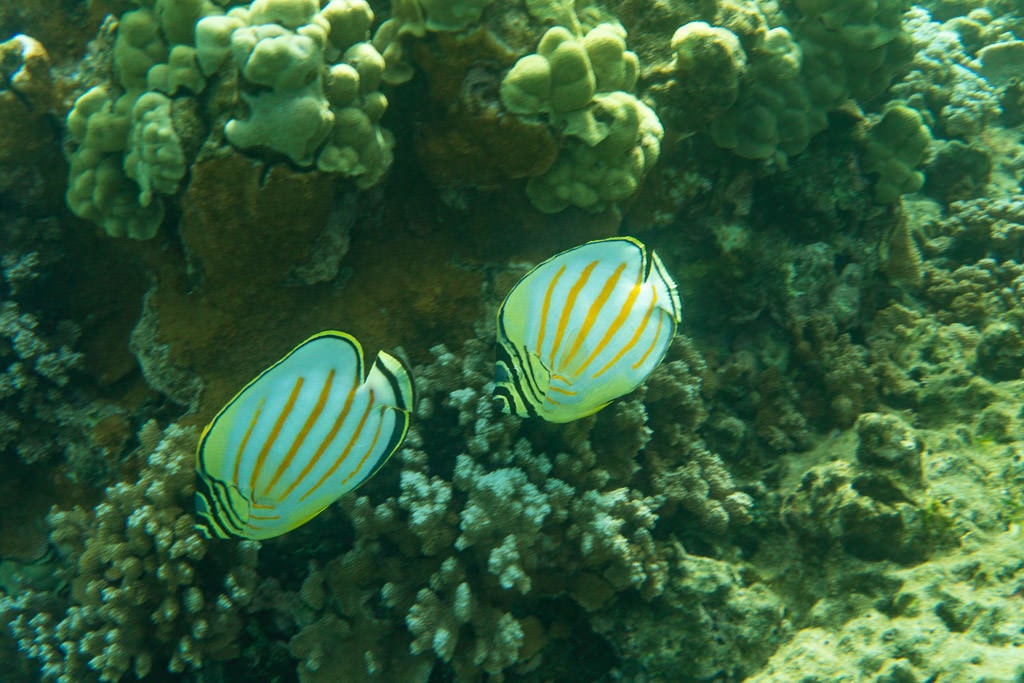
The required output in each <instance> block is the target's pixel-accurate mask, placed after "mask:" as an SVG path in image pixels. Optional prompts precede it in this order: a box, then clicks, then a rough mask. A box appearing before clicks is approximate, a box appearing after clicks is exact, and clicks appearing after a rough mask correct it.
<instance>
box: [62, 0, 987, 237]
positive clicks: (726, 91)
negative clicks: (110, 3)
mask: <svg viewBox="0 0 1024 683" xmlns="http://www.w3.org/2000/svg"><path fill="white" fill-rule="evenodd" d="M491 2H492V0H472V1H469V0H467V1H466V2H461V3H447V2H445V3H438V2H424V1H422V0H403V1H400V2H396V3H395V6H394V8H393V13H392V16H391V18H390V19H388V20H387V21H385V22H384V23H383V24H382V25H381V26H380V27H379V28H378V29H377V31H376V34H373V33H372V30H373V27H374V12H373V10H372V9H371V7H370V5H369V4H368V3H367V2H366V1H365V0H332V1H331V2H328V3H327V4H325V5H324V6H323V7H320V6H319V4H320V3H318V2H317V1H316V0H254V2H252V3H251V4H250V5H239V6H235V7H230V8H228V9H224V8H222V7H220V6H219V5H216V4H213V3H211V2H209V0H204V1H199V0H190V1H189V2H172V1H171V0H152V1H151V2H147V3H143V4H144V6H143V7H142V8H140V9H137V10H133V11H130V12H126V13H125V14H123V15H122V16H121V18H120V21H119V25H118V32H117V38H116V41H115V43H114V47H113V67H114V68H113V71H112V79H111V81H110V82H109V83H107V84H104V85H100V86H96V87H95V88H93V89H92V90H90V91H88V92H86V93H85V94H83V95H82V97H81V98H80V100H79V102H77V103H76V106H75V108H74V109H73V110H72V113H71V114H70V115H69V119H68V122H69V130H70V131H71V139H72V142H73V151H72V168H71V179H70V182H69V185H70V187H71V189H69V191H68V205H69V206H70V207H71V209H72V211H73V212H74V213H76V214H77V215H79V216H81V217H83V218H87V219H89V220H91V221H93V222H95V223H97V224H99V225H100V226H102V227H103V228H104V229H105V230H106V231H107V232H108V233H110V234H111V235H127V236H130V237H135V238H139V239H145V238H148V237H151V236H152V235H153V234H155V232H156V229H157V227H158V226H159V224H160V222H161V220H162V218H163V214H164V210H163V206H162V203H163V201H164V200H163V197H167V196H173V195H174V194H175V193H176V192H177V191H178V190H179V189H180V184H181V181H182V180H183V179H184V178H185V176H186V173H187V169H188V165H189V161H188V159H186V158H185V155H184V153H183V152H182V148H181V142H180V140H179V139H178V137H179V135H180V134H179V132H178V131H177V130H176V127H175V117H174V111H175V110H176V108H179V106H186V105H183V104H180V103H176V102H174V101H169V102H165V103H163V104H161V105H160V106H157V105H156V100H155V99H154V98H153V97H151V96H150V95H152V93H154V92H157V93H162V94H164V95H166V96H167V97H172V98H175V99H176V100H181V99H182V98H186V99H187V98H195V97H198V96H200V95H201V94H202V93H203V92H204V91H205V90H206V89H207V88H216V90H217V93H216V95H215V96H214V97H211V98H208V100H207V106H205V108H204V111H203V112H202V116H203V118H205V119H206V120H207V121H209V122H210V123H211V124H212V125H214V126H215V127H217V128H219V130H220V131H222V134H223V140H224V141H226V142H227V143H228V144H230V145H232V146H233V147H235V148H237V149H239V150H243V151H246V152H248V153H253V154H270V155H273V154H276V155H280V157H283V158H284V159H287V160H288V161H290V162H292V163H294V164H296V165H298V166H300V167H304V168H316V169H319V170H320V171H323V172H326V173H334V174H338V175H340V176H343V177H345V178H349V179H351V180H352V181H353V182H354V183H355V185H356V187H358V188H362V189H365V188H368V187H371V186H373V185H375V184H377V183H379V182H380V181H381V179H382V178H383V177H384V175H385V173H386V172H387V170H388V169H389V168H390V166H391V163H392V158H393V148H394V144H395V143H394V138H393V136H392V135H391V133H390V132H389V131H388V130H386V129H385V128H383V127H382V126H381V119H382V117H383V116H384V114H385V112H386V110H387V97H386V95H385V93H384V92H383V89H384V88H385V86H386V85H391V86H394V85H400V84H402V83H404V82H407V81H408V80H409V79H410V78H412V75H413V71H412V68H411V67H410V65H409V63H408V60H407V55H406V54H405V52H404V50H405V48H404V47H403V44H406V43H407V42H408V39H409V38H411V37H416V38H422V37H423V36H425V35H427V33H428V32H446V31H462V30H466V29H467V28H468V27H470V26H472V24H473V23H474V22H476V21H479V20H480V17H481V15H482V13H483V12H484V10H485V9H487V8H488V6H490V5H491ZM798 4H799V6H800V11H801V12H802V15H803V16H802V18H801V19H800V20H799V21H797V22H795V23H794V24H793V25H792V26H789V27H787V26H778V25H777V26H773V25H772V22H773V21H774V20H775V17H771V16H768V15H766V14H764V13H762V12H761V11H760V10H759V9H758V8H757V7H756V6H755V5H753V4H750V5H738V6H737V9H736V10H728V11H726V12H724V13H722V17H723V23H722V25H711V24H709V23H708V22H707V21H704V20H697V21H690V22H688V23H686V24H684V25H682V26H680V27H679V28H678V30H676V31H675V33H674V35H672V36H670V37H666V38H667V40H666V43H667V44H668V46H669V47H670V50H671V51H672V52H673V53H674V60H673V61H672V62H671V64H670V66H669V68H671V69H673V70H674V72H675V74H676V76H675V79H676V81H677V82H678V83H679V88H680V89H681V91H682V92H683V93H684V95H683V96H684V97H685V92H686V91H687V90H688V89H689V88H697V89H699V93H697V94H698V96H697V97H696V98H695V99H692V100H690V99H688V100H686V101H685V104H684V105H683V106H690V107H695V108H697V109H703V108H705V107H706V110H705V111H706V112H708V115H709V121H708V123H709V125H707V128H706V132H708V133H710V135H711V138H712V139H713V140H714V142H715V143H716V144H717V145H719V146H720V147H723V148H725V149H727V150H730V151H732V152H734V153H735V154H737V155H739V156H741V157H744V158H748V159H755V160H757V159H773V158H774V159H779V160H782V159H785V157H787V156H790V155H795V154H799V153H801V152H803V151H804V150H805V149H806V148H807V146H808V144H809V142H810V140H811V138H812V137H814V136H815V135H816V134H818V133H820V132H821V131H823V130H824V129H825V128H826V127H827V125H828V123H827V118H826V117H827V113H828V112H829V111H830V110H832V109H834V108H836V107H837V106H838V105H839V104H841V103H842V102H843V101H844V100H845V99H846V98H849V97H872V96H874V95H877V94H878V93H879V92H881V90H882V89H883V88H884V87H885V86H886V85H887V84H888V82H889V80H890V79H891V78H892V75H893V73H894V69H895V68H897V67H898V65H899V64H900V63H902V62H903V61H904V60H905V57H906V54H905V53H906V45H907V42H906V36H905V34H904V33H902V32H901V31H900V28H899V22H898V16H899V11H900V5H899V4H898V3H893V4H886V5H884V6H881V7H877V8H876V7H874V5H873V4H866V3H862V2H860V1H859V0H850V2H847V3H840V4H839V5H836V6H834V7H832V6H829V5H827V4H826V5H822V4H821V3H813V2H804V3H798ZM528 9H529V11H530V12H531V13H532V14H533V15H535V16H537V17H539V18H542V19H543V20H545V21H564V22H565V23H566V25H564V26H557V25H556V26H552V27H551V28H549V29H548V30H547V31H546V32H545V33H544V34H543V36H542V37H541V39H540V41H539V43H538V45H537V52H536V53H533V54H528V55H525V56H523V57H521V58H520V59H519V60H518V61H517V62H516V63H515V64H514V65H513V66H512V67H511V68H510V69H508V71H507V73H506V74H505V75H504V77H503V79H502V81H501V84H500V99H501V104H502V106H503V107H504V108H505V110H506V111H507V112H508V113H509V114H512V115H516V116H520V117H524V118H525V119H526V120H530V119H534V118H538V117H539V118H540V119H542V120H544V121H546V122H547V124H548V125H549V126H550V127H551V128H552V130H553V131H556V132H557V134H558V135H559V139H560V143H559V148H560V151H559V154H558V156H557V159H556V160H555V161H554V163H553V164H551V165H550V167H549V168H548V169H547V170H546V171H545V172H543V173H540V174H538V175H535V176H533V177H531V178H529V180H528V182H527V185H526V195H527V197H528V198H529V199H530V201H531V202H532V203H533V205H534V206H536V207H537V208H538V209H540V210H541V211H544V212H549V213H550V212H558V211H562V210H563V209H565V208H567V207H569V206H576V207H580V208H582V209H585V210H588V211H598V210H602V209H604V208H607V207H609V206H614V205H616V204H617V203H619V202H621V201H622V200H624V199H627V198H629V197H631V196H632V195H634V194H635V193H636V191H637V190H638V188H639V187H640V185H641V183H642V181H643V178H644V176H645V175H646V174H647V173H648V172H649V171H650V169H651V168H652V167H653V166H654V164H655V163H656V162H657V160H658V157H659V150H660V146H661V141H662V138H663V137H664V127H663V125H662V123H661V121H660V120H659V114H658V107H654V108H652V106H651V105H652V104H657V103H658V100H660V99H661V98H659V96H658V93H657V91H656V90H652V91H651V97H650V98H648V99H647V101H646V102H645V101H644V99H643V98H641V97H640V96H638V93H637V92H636V89H637V80H638V76H639V74H640V71H641V64H640V62H639V59H638V57H637V55H636V54H635V53H634V52H631V51H629V50H628V49H627V48H626V32H625V30H623V28H622V26H621V25H620V24H619V23H618V22H616V21H615V20H614V17H613V16H612V15H600V14H598V15H595V16H598V17H599V18H598V19H596V20H594V23H592V24H591V25H590V28H589V30H588V29H587V28H586V26H587V24H586V21H584V22H581V21H579V20H578V19H577V17H576V15H575V14H574V13H573V12H572V11H571V10H567V9H566V7H563V6H562V5H560V4H558V3H554V4H552V5H551V6H548V5H546V4H544V3H536V2H534V3H530V4H529V5H528ZM829 27H841V30H838V31H832V30H831V29H830V28H829ZM371 37H372V40H371ZM990 61H991V60H990ZM142 98H145V105H144V109H145V110H146V111H145V112H143V111H142V110H139V111H138V112H136V111H135V102H136V101H137V100H140V99H142ZM661 104H662V107H665V108H668V110H671V108H672V107H673V106H679V105H673V104H672V103H671V102H666V101H663V102H662V103H661ZM712 113H713V115H712ZM92 117H95V119H94V120H93V119H92ZM83 119H84V120H83ZM143 128H144V129H145V130H142V129H143ZM679 132H680V133H683V134H691V133H692V132H693V131H687V130H682V131H679ZM216 138H217V135H216V134H215V136H214V139H216ZM876 146H877V145H876ZM143 148H144V149H143ZM873 154H875V155H876V156H877V153H873ZM268 158H269V159H272V158H273V157H272V156H270V157H268ZM920 162H921V159H918V160H917V161H914V162H912V163H911V165H912V166H913V165H915V164H919V163H920ZM136 186H138V192H137V197H136V196H134V195H135V194H136ZM902 187H905V188H908V190H907V191H910V190H909V188H911V187H912V185H903V186H902ZM897 195H898V193H897ZM897 195H893V194H892V192H890V191H888V190H883V191H879V192H878V193H877V197H878V198H879V201H884V202H891V201H893V200H894V197H895V196H897Z"/></svg>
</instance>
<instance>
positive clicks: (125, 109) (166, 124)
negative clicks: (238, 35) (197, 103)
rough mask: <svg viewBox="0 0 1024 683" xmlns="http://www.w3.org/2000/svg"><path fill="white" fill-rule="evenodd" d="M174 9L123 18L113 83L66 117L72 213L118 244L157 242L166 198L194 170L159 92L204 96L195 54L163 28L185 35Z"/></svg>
mask: <svg viewBox="0 0 1024 683" xmlns="http://www.w3.org/2000/svg"><path fill="white" fill-rule="evenodd" d="M168 2H170V0H162V1H161V2H157V3H156V4H155V5H151V6H148V7H142V8H140V9H137V10H132V11H131V12H126V13H125V14H124V15H122V17H121V19H120V21H119V23H118V33H117V39H116V40H115V42H114V47H113V60H112V61H113V72H112V73H111V74H110V80H109V81H108V82H107V83H104V84H102V85H98V86H95V87H93V88H90V89H89V90H87V91H86V92H85V93H83V94H82V95H81V96H80V97H79V98H78V99H77V100H76V101H75V104H74V106H73V107H72V109H71V111H70V113H69V114H68V117H67V128H68V133H69V134H70V138H71V141H72V143H73V147H72V150H73V151H72V152H71V158H70V161H71V163H70V170H69V177H68V189H67V193H66V200H67V204H68V207H69V208H70V209H71V211H72V212H73V213H74V214H75V215H77V216H79V217H81V218H85V219H86V220H89V221H92V222H93V223H96V224H97V225H99V226H100V227H102V228H103V229H104V231H106V233H107V234H109V235H111V236H114V237H132V238H135V239H148V238H150V237H152V236H153V235H155V234H156V231H157V229H158V228H159V227H160V223H161V222H162V221H163V217H164V212H165V209H164V204H163V199H162V198H161V195H173V194H174V193H175V192H177V190H178V186H179V184H180V182H181V179H182V178H183V177H184V176H185V172H186V171H187V165H186V163H185V154H184V151H183V149H182V144H181V140H180V138H179V136H178V133H177V131H176V130H175V128H174V124H173V122H172V112H171V108H172V102H171V100H170V99H168V98H167V97H166V96H164V95H161V94H159V92H153V91H154V90H157V91H161V92H164V93H166V94H167V95H173V94H174V93H175V92H177V91H178V90H179V89H181V88H187V89H189V90H192V91H198V90H201V89H202V81H201V79H198V80H197V76H198V70H197V69H195V67H194V66H191V65H190V62H189V60H190V58H191V53H190V50H191V48H186V49H185V50H184V51H183V50H181V49H177V48H176V49H175V50H170V49H169V47H168V41H167V39H166V37H165V33H164V30H165V29H164V26H166V27H168V28H167V30H169V31H171V33H172V34H173V35H176V36H180V35H181V33H182V31H183V28H182V26H181V24H180V21H181V18H180V14H181V12H182V11H184V10H183V9H182V7H184V6H182V7H178V8H177V9H176V10H171V9H168V7H169V5H167V3H168ZM186 4H188V3H186ZM196 11H199V10H198V9H197V10H196ZM186 14H188V13H187V12H186ZM192 59H193V61H194V58H192ZM190 67H191V69H192V71H191V72H190Z"/></svg>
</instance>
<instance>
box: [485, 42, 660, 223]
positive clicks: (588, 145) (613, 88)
mask: <svg viewBox="0 0 1024 683" xmlns="http://www.w3.org/2000/svg"><path fill="white" fill-rule="evenodd" d="M625 39H626V32H625V31H624V30H623V29H622V27H621V26H618V25H617V24H610V23H604V24H600V25H598V26H596V27H594V28H593V29H591V30H590V31H589V32H588V33H587V34H586V35H585V36H582V37H581V38H580V37H576V36H574V35H573V33H572V32H571V31H570V30H569V29H567V28H564V27H562V26H555V27H553V28H551V29H549V30H548V31H547V32H546V33H545V34H544V37H543V38H541V41H540V45H539V46H538V47H537V53H536V54H531V55H527V56H525V57H523V58H522V59H520V60H519V61H518V62H516V64H515V66H513V67H512V69H511V71H509V73H508V74H507V75H506V76H505V79H504V80H503V81H502V83H501V100H502V103H503V104H504V105H505V108H506V109H507V110H508V111H510V112H512V113H515V114H520V115H541V114H543V115H546V116H547V118H548V120H549V122H550V123H551V124H552V125H555V126H558V127H560V128H562V129H563V131H564V133H565V135H566V139H565V142H564V143H563V146H562V151H561V153H560V154H559V156H558V158H557V159H556V160H555V163H554V165H552V167H551V168H550V169H548V171H547V172H546V173H544V174H542V175H540V176H537V177H534V178H531V179H530V181H529V183H528V184H527V186H526V194H527V196H528V197H529V198H530V201H531V202H532V203H533V205H534V206H535V207H537V208H538V209H540V210H541V211H544V212H547V213H554V212H556V211H561V210H562V209H564V208H566V207H568V206H571V205H573V206H578V207H581V208H584V209H588V210H601V209H603V208H605V207H606V206H608V205H609V204H613V203H615V202H617V201H619V200H622V199H626V198H627V197H630V196H631V195H632V194H633V193H634V192H636V190H637V188H638V187H639V185H640V181H641V180H642V179H643V176H644V174H645V173H646V172H647V171H648V170H649V169H650V168H651V167H652V166H653V165H654V163H655V162H656V161H657V160H658V154H659V153H660V151H661V138H662V136H663V135H664V131H663V130H662V127H661V122H660V121H659V120H658V116H657V114H655V113H654V111H653V110H652V109H651V108H650V107H648V106H647V105H645V104H644V103H643V102H641V101H640V100H639V99H637V97H636V96H635V95H633V94H632V93H631V92H630V91H631V90H632V89H633V88H634V87H635V85H636V80H637V72H638V70H639V62H638V60H637V56H636V55H635V54H634V53H632V52H630V51H628V50H626V40H625Z"/></svg>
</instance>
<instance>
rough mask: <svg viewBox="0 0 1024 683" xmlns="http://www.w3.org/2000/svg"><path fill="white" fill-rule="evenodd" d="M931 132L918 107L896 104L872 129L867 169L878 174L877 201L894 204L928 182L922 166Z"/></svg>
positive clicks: (869, 136)
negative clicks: (902, 196) (901, 196)
mask: <svg viewBox="0 0 1024 683" xmlns="http://www.w3.org/2000/svg"><path fill="white" fill-rule="evenodd" d="M931 143H932V135H931V131H929V130H928V126H927V125H925V123H924V120H923V119H922V118H921V114H919V113H918V112H917V110H916V109H912V108H910V107H906V106H903V105H901V104H896V105H893V106H890V107H888V108H886V110H885V113H884V114H882V118H881V119H880V120H879V121H878V123H877V124H875V125H874V126H873V127H872V128H871V130H870V131H869V132H868V138H867V140H866V141H865V142H864V170H865V171H866V172H867V173H874V174H877V176H878V177H877V179H876V180H875V201H877V202H878V203H879V204H892V203H893V202H895V201H896V200H898V199H899V197H900V195H902V194H908V193H911V192H917V191H918V190H920V189H921V186H922V185H924V173H922V172H921V171H919V170H918V168H919V167H920V166H921V165H922V164H923V163H924V161H925V158H926V157H927V155H928V148H929V147H930V146H931Z"/></svg>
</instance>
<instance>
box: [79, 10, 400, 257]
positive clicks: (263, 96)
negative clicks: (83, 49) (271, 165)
mask: <svg viewBox="0 0 1024 683" xmlns="http://www.w3.org/2000/svg"><path fill="white" fill-rule="evenodd" d="M372 23H373V12H372V11H371V10H370V7H369V5H368V4H367V3H366V2H365V1H363V0H333V1H332V2H330V3H328V4H327V5H326V6H325V7H323V8H322V9H321V8H320V6H319V3H318V2H316V1H315V0H301V1H296V0H256V1H255V2H253V3H252V4H251V5H249V6H245V7H235V8H233V9H231V10H230V11H229V12H227V13H226V14H225V13H223V12H222V11H221V10H220V9H218V8H216V7H215V6H213V5H210V4H208V3H201V2H185V3H176V2H171V0H157V1H156V2H155V3H152V4H148V5H147V6H145V7H142V8H140V9H137V10H133V11H131V12H127V13H125V14H123V15H122V16H121V18H120V21H119V24H118V27H117V38H116V40H115V42H114V46H113V50H112V60H111V62H112V68H111V69H110V70H109V78H108V80H107V82H105V83H102V84H100V85H97V86H95V87H93V88H91V89H89V90H88V91H86V92H85V93H84V94H83V95H82V96H81V97H79V98H78V100H77V101H76V102H75V105H74V107H73V109H72V110H71V113H70V114H69V115H68V131H69V133H70V138H71V143H72V151H71V170H70V178H69V182H68V192H67V202H68V206H69V207H70V208H71V210H72V211H73V212H74V213H75V214H76V215H78V216H80V217H82V218H85V219H87V220H90V221H92V222H94V223H96V224H97V225H99V226H101V227H102V228H103V229H104V230H105V231H106V232H107V233H108V234H110V235H114V236H128V237H133V238H136V239H147V238H149V237H152V236H153V235H154V234H155V233H156V230H157V229H158V228H159V226H160V223H161V222H162V220H163V216H164V213H165V210H164V201H163V198H164V197H168V196H173V195H174V194H176V193H177V191H178V189H179V187H180V185H181V182H182V180H183V179H184V178H185V175H186V172H187V171H188V168H189V166H190V160H189V158H188V157H189V155H188V154H186V149H193V150H194V149H198V148H199V147H200V146H201V144H202V142H203V137H204V135H205V132H206V131H205V127H206V124H208V123H212V124H213V125H214V131H213V133H214V139H216V137H217V136H218V133H219V131H218V129H220V130H222V131H223V134H224V137H225V138H226V140H227V142H229V143H230V144H231V145H233V146H234V147H236V148H238V149H241V150H246V151H252V152H254V153H260V154H268V155H269V156H270V158H271V159H273V158H274V157H275V156H276V157H280V158H285V159H287V160H289V161H291V162H293V163H295V164H297V165H299V166H305V167H315V168H318V169H320V170H322V171H325V172H328V173H337V174H340V175H343V176H345V177H348V178H351V179H353V181H354V182H355V184H356V185H357V186H358V187H360V188H364V187H369V186H370V185H373V184H375V183H377V182H378V181H379V180H380V179H381V177H382V176H383V175H384V173H385V171H387V169H388V167H389V166H390V165H391V148H392V140H391V136H390V134H389V133H388V132H387V131H385V130H383V129H382V128H381V127H380V126H379V125H378V124H379V121H380V118H381V116H383V114H384V111H385V110H386V109H387V100H386V99H385V97H384V95H383V94H382V93H381V92H379V88H380V83H381V77H382V74H383V72H384V58H383V57H382V56H381V54H380V53H379V52H378V51H377V50H376V49H375V48H374V47H373V46H372V45H371V44H370V43H369V42H368V38H369V30H370V26H371V24H372ZM214 86H215V87H216V96H215V97H210V98H209V100H208V101H207V102H200V101H199V100H198V99H197V97H196V96H197V95H199V94H200V93H202V92H204V91H206V90H207V89H208V88H212V87H214ZM193 156H194V153H193Z"/></svg>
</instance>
